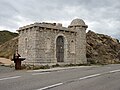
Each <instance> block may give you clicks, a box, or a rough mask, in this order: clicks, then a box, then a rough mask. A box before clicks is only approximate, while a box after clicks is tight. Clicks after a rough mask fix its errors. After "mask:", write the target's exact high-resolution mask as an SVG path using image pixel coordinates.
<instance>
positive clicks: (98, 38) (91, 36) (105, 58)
mask: <svg viewBox="0 0 120 90" xmlns="http://www.w3.org/2000/svg"><path fill="white" fill-rule="evenodd" d="M86 36H87V37H86V38H87V60H88V62H90V63H95V64H96V63H99V64H109V63H118V62H119V60H120V42H119V40H117V39H114V38H111V37H110V36H107V35H103V34H96V33H94V32H92V31H88V33H87V35H86Z"/></svg>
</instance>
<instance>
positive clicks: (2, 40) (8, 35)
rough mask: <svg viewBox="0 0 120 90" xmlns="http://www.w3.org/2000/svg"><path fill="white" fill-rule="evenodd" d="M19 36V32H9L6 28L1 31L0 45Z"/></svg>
mask: <svg viewBox="0 0 120 90" xmlns="http://www.w3.org/2000/svg"><path fill="white" fill-rule="evenodd" d="M17 36H18V33H13V32H9V31H6V30H4V31H0V45H1V44H3V43H5V42H6V41H9V40H11V39H12V38H14V37H17Z"/></svg>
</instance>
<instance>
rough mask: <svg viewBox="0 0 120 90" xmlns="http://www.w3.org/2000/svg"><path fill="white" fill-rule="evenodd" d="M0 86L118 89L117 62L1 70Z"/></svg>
mask: <svg viewBox="0 0 120 90" xmlns="http://www.w3.org/2000/svg"><path fill="white" fill-rule="evenodd" d="M0 90H120V65H119V64H116V65H106V66H90V67H88V66H87V67H80V68H74V69H65V70H58V71H46V72H41V71H25V70H20V71H14V70H13V71H11V72H4V73H0Z"/></svg>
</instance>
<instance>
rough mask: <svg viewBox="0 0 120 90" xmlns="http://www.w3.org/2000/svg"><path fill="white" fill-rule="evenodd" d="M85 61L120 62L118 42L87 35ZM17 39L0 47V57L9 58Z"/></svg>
mask: <svg viewBox="0 0 120 90" xmlns="http://www.w3.org/2000/svg"><path fill="white" fill-rule="evenodd" d="M86 38H87V60H88V62H90V63H92V64H96V63H97V64H108V63H117V62H119V60H120V43H119V40H117V39H113V38H111V37H110V36H107V35H103V34H97V33H95V32H92V31H88V33H87V37H86ZM17 44H18V37H16V38H14V39H12V40H10V41H7V42H5V43H4V44H2V45H0V57H6V58H11V57H12V55H13V53H14V51H15V49H16V48H17Z"/></svg>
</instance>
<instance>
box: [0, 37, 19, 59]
mask: <svg viewBox="0 0 120 90" xmlns="http://www.w3.org/2000/svg"><path fill="white" fill-rule="evenodd" d="M17 45H18V37H15V38H13V39H11V40H9V41H7V42H5V43H3V44H2V45H0V57H5V58H9V59H11V58H12V55H13V53H14V52H15V50H16V48H17Z"/></svg>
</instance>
